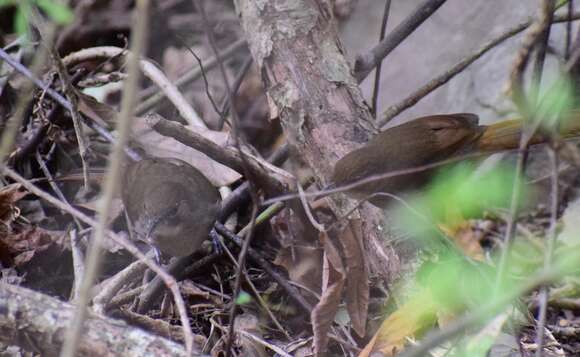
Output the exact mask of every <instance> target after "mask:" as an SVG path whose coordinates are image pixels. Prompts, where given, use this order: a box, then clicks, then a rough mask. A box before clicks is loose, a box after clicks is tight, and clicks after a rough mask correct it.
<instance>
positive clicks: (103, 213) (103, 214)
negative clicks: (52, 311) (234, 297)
mask: <svg viewBox="0 0 580 357" xmlns="http://www.w3.org/2000/svg"><path fill="white" fill-rule="evenodd" d="M148 7H149V1H148V0H138V1H137V3H136V15H137V16H136V21H135V23H134V25H133V28H132V32H131V33H132V34H133V39H132V40H133V42H132V44H131V50H132V56H131V57H130V58H129V65H128V71H127V72H128V78H127V81H126V82H125V88H124V90H123V99H122V102H121V114H120V115H119V118H118V124H117V126H118V134H119V135H118V139H117V142H116V143H115V144H114V145H113V149H112V151H111V155H110V158H109V168H108V170H107V175H106V177H105V182H104V185H103V192H102V202H101V205H100V206H99V210H98V224H97V227H96V229H95V232H94V235H93V236H92V239H91V242H90V245H89V249H88V254H87V261H86V267H85V275H84V277H83V281H82V286H81V291H80V295H79V297H78V300H77V307H76V311H75V314H74V316H73V319H72V322H71V324H70V326H69V328H68V330H67V332H66V335H65V338H64V343H63V347H62V349H61V354H60V355H61V356H62V357H73V356H75V355H76V351H77V348H78V345H79V342H80V338H81V334H82V331H83V323H84V320H85V318H86V315H87V312H88V311H87V305H88V303H89V300H90V292H91V289H92V287H93V284H94V281H95V279H96V276H97V275H98V272H99V268H100V262H101V246H102V242H103V240H104V237H105V234H106V230H107V213H108V211H109V209H110V207H111V203H112V200H113V193H114V190H115V187H116V184H117V182H118V180H119V178H120V176H121V172H120V169H121V160H122V154H123V147H124V146H125V143H126V142H127V138H128V136H129V129H130V124H131V118H132V117H133V108H134V101H135V97H136V95H135V92H136V88H137V85H138V82H139V74H140V73H139V55H140V54H141V53H142V52H143V48H144V46H145V39H146V36H147V35H146V34H147V22H148V21H147V20H148ZM188 327H189V326H188ZM189 333H190V335H189V336H187V334H186V335H185V340H186V350H187V351H188V355H189V354H190V353H191V351H192V349H193V338H192V336H191V331H189ZM188 340H189V341H188Z"/></svg>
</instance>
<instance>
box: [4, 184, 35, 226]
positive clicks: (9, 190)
mask: <svg viewBox="0 0 580 357" xmlns="http://www.w3.org/2000/svg"><path fill="white" fill-rule="evenodd" d="M21 187H22V185H20V184H19V183H15V184H11V185H8V186H5V187H2V188H1V189H0V223H2V224H3V225H5V226H9V225H10V223H12V221H13V220H14V218H15V214H16V212H17V210H16V207H15V204H16V202H18V201H20V200H21V199H22V198H23V197H24V196H26V195H28V192H27V191H20V188H21Z"/></svg>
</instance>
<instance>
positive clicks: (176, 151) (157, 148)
mask: <svg viewBox="0 0 580 357" xmlns="http://www.w3.org/2000/svg"><path fill="white" fill-rule="evenodd" d="M188 128H189V129H191V130H192V131H196V132H199V130H197V128H192V127H188ZM202 134H203V136H204V137H206V138H207V139H209V140H211V141H213V142H214V143H216V144H218V145H220V146H224V147H225V146H227V145H228V138H229V134H227V133H223V132H219V131H213V130H204V131H203V132H202ZM133 138H134V140H135V141H136V142H137V143H139V145H140V146H141V147H142V148H143V149H144V150H145V152H146V153H147V155H149V156H153V157H165V158H167V157H170V158H177V159H181V160H183V161H185V162H187V163H188V164H190V165H191V166H193V167H195V168H196V169H198V170H199V171H201V172H203V174H204V175H205V176H206V177H207V178H208V179H209V180H210V181H211V183H212V184H213V185H214V186H217V187H220V186H227V185H230V184H232V183H233V182H235V181H237V180H238V179H240V177H241V175H240V174H239V173H237V172H236V171H234V170H232V169H230V168H229V167H227V166H225V165H222V164H220V163H218V162H216V161H214V160H212V159H210V158H209V157H208V156H207V155H205V154H203V153H202V152H200V151H197V150H195V149H192V148H190V147H189V146H186V145H183V144H182V143H180V142H178V141H177V140H175V139H173V138H170V137H166V136H163V135H161V134H159V133H157V132H156V131H154V130H152V129H151V128H150V127H149V126H148V125H147V124H146V123H145V120H142V119H140V118H138V119H137V120H134V121H133Z"/></svg>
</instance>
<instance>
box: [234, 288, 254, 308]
mask: <svg viewBox="0 0 580 357" xmlns="http://www.w3.org/2000/svg"><path fill="white" fill-rule="evenodd" d="M251 301H252V297H251V296H250V294H248V293H247V292H245V291H242V292H240V294H239V295H238V297H237V298H236V305H245V304H249V303H250V302H251Z"/></svg>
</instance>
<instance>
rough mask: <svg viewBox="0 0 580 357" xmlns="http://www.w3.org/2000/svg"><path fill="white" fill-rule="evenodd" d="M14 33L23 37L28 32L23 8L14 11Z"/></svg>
mask: <svg viewBox="0 0 580 357" xmlns="http://www.w3.org/2000/svg"><path fill="white" fill-rule="evenodd" d="M14 31H16V33H17V34H19V35H25V34H26V33H27V32H28V17H27V16H26V13H25V10H24V9H23V7H18V8H17V9H16V15H14Z"/></svg>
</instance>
